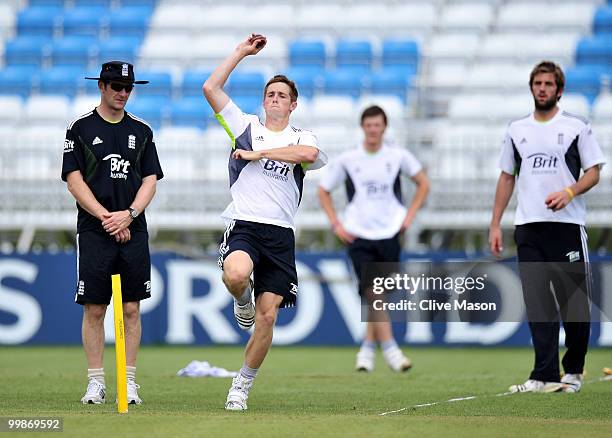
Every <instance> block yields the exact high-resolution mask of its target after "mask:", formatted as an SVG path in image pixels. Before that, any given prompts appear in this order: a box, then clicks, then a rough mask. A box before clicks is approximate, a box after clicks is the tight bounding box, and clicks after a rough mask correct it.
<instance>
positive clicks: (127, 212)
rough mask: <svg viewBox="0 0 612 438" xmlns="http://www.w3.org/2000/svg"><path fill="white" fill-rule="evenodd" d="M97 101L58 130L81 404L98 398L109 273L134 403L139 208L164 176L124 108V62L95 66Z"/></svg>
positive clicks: (142, 254) (144, 284) (147, 282)
mask: <svg viewBox="0 0 612 438" xmlns="http://www.w3.org/2000/svg"><path fill="white" fill-rule="evenodd" d="M86 79H93V80H97V81H98V88H99V90H100V104H99V105H98V107H97V108H95V109H93V110H92V111H90V112H88V113H87V114H84V115H82V116H81V117H79V118H78V119H76V120H75V121H73V122H72V123H71V124H70V125H69V126H68V130H67V132H66V140H65V141H64V160H63V166H62V179H63V180H64V181H66V182H67V183H68V190H69V191H70V193H71V194H72V196H74V198H75V199H76V201H77V209H78V222H77V271H78V272H77V274H78V280H77V290H76V295H75V301H76V302H77V303H78V304H81V305H83V327H82V335H83V347H84V349H85V354H86V356H87V364H88V369H87V377H88V378H89V383H88V385H87V391H86V393H85V395H84V396H83V398H82V399H81V401H82V402H83V403H89V404H100V403H104V402H105V394H106V386H105V381H104V364H103V356H104V315H105V314H106V308H107V306H108V304H109V303H110V299H111V296H112V286H111V275H112V274H121V284H122V290H123V316H124V323H125V341H126V342H125V346H126V362H127V392H128V402H129V403H131V404H140V403H141V402H142V400H141V399H140V397H139V396H138V392H137V389H138V388H139V386H138V384H136V356H137V354H138V347H139V345H140V335H141V325H140V301H141V300H144V299H146V298H149V297H150V296H151V260H150V255H149V234H148V232H147V222H146V219H145V215H144V211H145V208H147V206H148V205H149V203H150V202H151V199H153V196H154V195H155V190H156V184H157V180H158V179H161V178H163V176H164V174H163V172H162V170H161V166H160V164H159V159H158V157H157V149H156V148H155V143H154V142H153V132H152V130H151V127H150V126H149V125H148V124H147V123H146V122H144V121H143V120H141V119H139V118H138V117H136V116H133V115H132V114H129V113H128V112H126V111H125V109H124V108H125V105H126V103H127V101H128V99H129V98H130V94H131V92H132V89H133V88H134V84H146V83H148V81H136V80H135V79H134V69H133V67H132V64H129V63H127V62H121V61H111V62H106V63H104V64H103V65H102V70H101V72H100V77H98V78H86Z"/></svg>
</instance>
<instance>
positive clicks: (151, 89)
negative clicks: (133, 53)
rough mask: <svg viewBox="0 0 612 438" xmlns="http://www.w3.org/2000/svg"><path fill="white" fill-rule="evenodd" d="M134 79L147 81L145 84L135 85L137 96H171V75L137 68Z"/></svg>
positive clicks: (167, 97) (168, 97)
mask: <svg viewBox="0 0 612 438" xmlns="http://www.w3.org/2000/svg"><path fill="white" fill-rule="evenodd" d="M136 79H142V80H145V81H149V83H148V84H145V85H137V87H138V90H137V93H138V95H139V96H153V97H164V98H166V99H170V98H171V97H172V76H171V75H170V73H167V72H162V71H146V70H139V71H138V74H137V77H136Z"/></svg>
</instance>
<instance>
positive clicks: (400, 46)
mask: <svg viewBox="0 0 612 438" xmlns="http://www.w3.org/2000/svg"><path fill="white" fill-rule="evenodd" d="M418 63H419V47H418V45H417V43H416V41H413V40H385V41H383V44H382V66H383V68H386V67H392V68H400V67H403V68H405V69H406V70H409V71H412V72H413V73H414V72H416V69H417V67H418Z"/></svg>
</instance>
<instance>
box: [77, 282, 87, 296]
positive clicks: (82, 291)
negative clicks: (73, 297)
mask: <svg viewBox="0 0 612 438" xmlns="http://www.w3.org/2000/svg"><path fill="white" fill-rule="evenodd" d="M77 295H85V282H84V281H83V280H79V290H78V291H77Z"/></svg>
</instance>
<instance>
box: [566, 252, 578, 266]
mask: <svg viewBox="0 0 612 438" xmlns="http://www.w3.org/2000/svg"><path fill="white" fill-rule="evenodd" d="M565 257H567V258H568V259H569V261H570V263H571V262H577V261H578V260H580V251H570V252H568V253H567V254H565Z"/></svg>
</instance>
